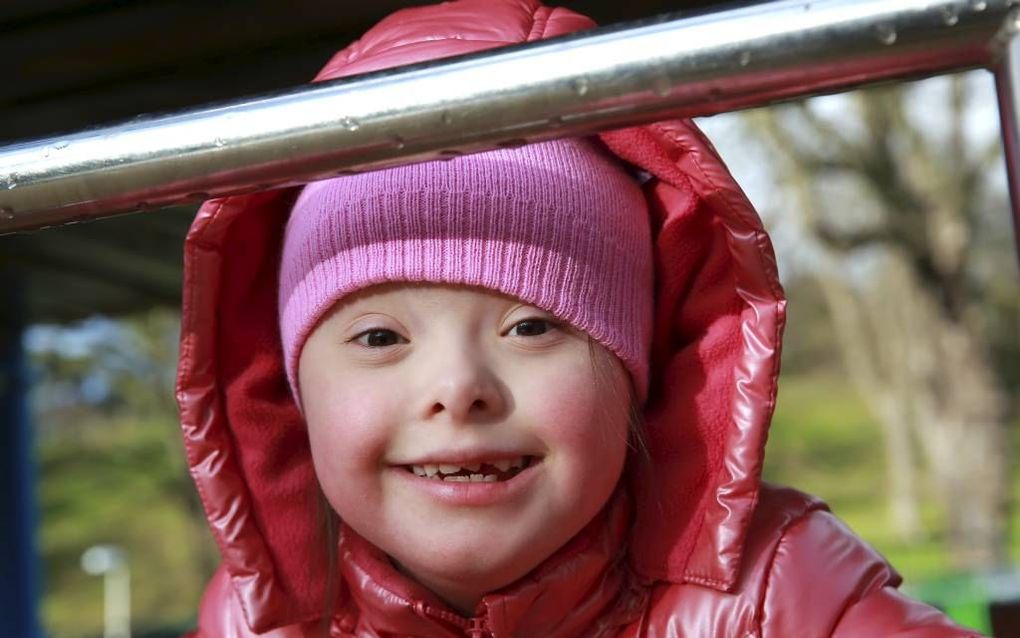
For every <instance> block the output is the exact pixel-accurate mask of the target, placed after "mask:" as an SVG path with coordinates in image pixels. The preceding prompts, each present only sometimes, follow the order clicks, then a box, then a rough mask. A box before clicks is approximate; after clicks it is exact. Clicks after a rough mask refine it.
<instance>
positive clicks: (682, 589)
mask: <svg viewBox="0 0 1020 638" xmlns="http://www.w3.org/2000/svg"><path fill="white" fill-rule="evenodd" d="M592 26H594V25H593V23H592V22H591V21H590V20H589V19H587V18H585V17H583V16H581V15H578V14H576V13H574V12H572V11H569V10H567V9H563V8H549V7H545V6H542V5H541V4H540V3H539V2H538V1H537V0H464V1H462V2H456V3H446V4H442V5H436V6H429V7H420V8H414V9H408V10H404V11H400V12H398V13H396V14H393V15H392V16H390V17H388V18H386V19H385V20H383V21H382V22H380V23H379V24H378V25H377V26H376V27H374V28H373V29H372V30H370V31H369V32H368V33H366V34H365V35H364V36H363V37H362V38H361V39H360V40H359V41H357V42H355V43H353V44H351V45H350V46H348V47H347V48H345V49H344V50H343V51H341V52H340V53H338V54H337V55H336V56H335V57H334V58H333V59H332V60H330V62H329V63H328V64H327V65H326V67H325V68H324V69H323V71H322V72H321V73H320V74H319V75H318V77H317V78H316V79H317V80H324V79H330V78H336V77H341V76H346V75H352V74H357V73H364V72H368V71H373V70H378V69H382V68H387V67H393V66H398V65H402V64H410V63H413V62H418V61H422V60H426V59H433V58H439V57H445V56H450V55H456V54H462V53H469V52H473V51H478V50H482V49H488V48H492V47H497V46H504V45H510V44H516V43H520V42H525V41H531V40H537V39H542V38H548V37H552V36H556V35H561V34H565V33H569V32H573V31H577V30H581V29H586V28H590V27H592ZM601 138H602V141H603V142H604V143H605V144H606V146H607V147H608V148H609V149H610V150H611V151H612V152H614V153H615V154H616V155H617V156H618V157H619V158H620V159H621V160H624V161H626V162H628V163H630V164H632V165H634V166H635V167H637V168H639V169H641V170H643V171H645V172H647V173H648V174H649V175H650V176H651V177H650V179H649V180H648V181H647V182H646V183H645V185H644V191H645V193H646V196H647V199H648V203H649V209H650V212H651V215H652V231H653V238H654V251H655V267H656V289H655V301H656V321H655V333H654V339H653V346H652V352H653V356H652V361H651V384H652V385H651V388H650V396H649V400H648V403H647V406H646V412H645V416H646V422H647V431H648V439H649V447H650V450H651V460H650V462H648V463H639V462H634V461H635V459H632V462H631V463H629V464H628V470H627V472H626V475H625V477H624V481H623V483H622V484H621V487H620V489H619V490H618V492H617V494H616V495H615V496H614V497H613V498H612V499H611V501H610V503H608V504H607V506H606V508H605V510H604V511H603V513H602V514H600V515H599V516H598V517H597V518H596V519H595V520H593V521H592V522H591V523H590V524H589V525H588V526H587V527H586V528H585V530H583V531H582V532H581V533H580V534H578V536H577V537H575V538H574V539H573V540H571V541H570V542H569V543H568V544H567V545H566V546H564V547H563V548H561V549H560V550H559V551H558V552H557V553H556V554H554V555H553V556H552V557H550V558H549V559H548V560H547V561H545V563H543V564H542V565H540V566H539V567H538V568H537V569H536V570H535V571H534V572H533V573H532V574H530V575H529V576H528V577H526V578H525V579H522V581H521V582H518V583H514V584H512V585H511V586H509V587H507V588H506V589H504V590H502V591H499V592H493V593H491V594H489V595H487V596H486V597H485V598H484V599H483V601H482V602H481V603H480V604H479V607H478V610H477V616H476V617H475V618H471V619H466V618H461V617H460V616H458V615H456V614H455V613H453V612H452V611H450V610H449V608H448V607H447V606H445V605H444V604H443V602H442V601H440V600H438V599H437V598H436V597H435V596H434V595H432V594H431V592H428V591H427V590H424V589H423V588H421V587H420V586H418V585H417V584H415V583H413V582H411V581H410V580H409V579H407V578H405V577H403V576H401V575H400V574H399V573H397V572H396V571H395V570H394V569H393V568H392V567H391V566H390V564H389V562H388V561H387V560H386V557H385V556H382V555H380V552H379V550H377V549H376V548H374V547H372V546H371V545H370V544H369V543H367V542H366V541H364V540H363V539H360V538H359V537H358V536H357V535H356V534H354V533H353V532H352V531H351V530H349V529H347V528H345V527H342V529H341V540H340V547H339V552H340V553H339V557H340V571H341V574H340V579H339V588H338V589H339V591H338V592H337V598H336V600H335V615H334V617H333V618H332V619H331V621H330V622H329V623H328V624H329V625H330V634H331V635H334V636H404V635H413V636H435V637H446V636H491V637H493V638H503V637H505V636H506V637H509V636H553V637H555V636H562V637H567V636H617V635H620V636H823V635H830V634H831V635H838V636H878V635H883V636H884V635H903V636H908V635H909V636H964V635H972V634H968V633H966V632H964V631H962V630H959V629H954V628H953V626H952V625H951V624H950V623H949V622H948V621H947V620H946V619H945V618H944V617H942V616H941V615H940V614H939V613H938V612H936V611H935V610H933V609H931V608H929V607H927V606H924V605H921V604H919V603H916V602H914V601H910V600H908V599H906V598H904V597H902V596H900V595H899V594H897V593H896V591H895V589H893V588H894V587H895V586H896V585H898V584H899V577H898V576H897V575H896V574H895V572H894V571H893V570H892V569H891V568H890V567H889V566H888V565H887V564H886V563H885V562H884V561H883V560H882V558H881V557H880V556H878V555H877V554H876V553H875V552H874V551H873V550H871V549H870V548H868V547H867V546H866V545H865V544H864V543H862V542H861V541H860V540H859V539H857V538H856V537H855V536H853V534H852V533H851V532H849V531H848V530H847V529H846V528H845V527H843V526H842V524H841V523H839V521H838V520H837V519H835V518H834V517H833V516H832V515H831V514H829V513H828V512H827V511H826V508H825V506H824V505H823V504H822V503H820V502H818V501H817V500H815V499H812V498H811V497H808V496H806V495H803V494H800V493H799V492H795V491H793V490H788V489H785V488H777V487H770V486H764V485H762V484H761V483H760V473H761V464H762V455H763V450H764V445H765V438H766V432H767V428H768V423H769V420H770V418H771V414H772V410H773V406H774V403H775V395H776V379H777V375H778V373H779V349H780V343H781V331H782V326H783V317H784V306H785V299H784V297H783V292H782V289H781V287H780V284H779V281H778V276H777V272H776V266H775V259H774V256H773V252H772V248H771V244H770V242H769V239H768V237H767V235H766V234H765V231H764V230H763V228H762V226H761V223H760V221H759V219H758V216H757V214H756V213H755V212H754V210H753V208H752V206H751V205H750V203H749V202H748V201H747V199H746V197H745V196H744V195H743V193H742V191H741V190H740V188H739V187H738V186H737V185H736V183H735V182H734V181H733V179H732V177H731V176H730V174H729V173H728V171H727V170H726V168H725V167H724V166H723V164H722V162H721V161H720V159H719V158H718V156H717V154H716V153H715V151H714V150H713V149H712V147H711V145H710V144H709V142H708V141H707V140H706V139H705V138H704V137H703V136H702V135H701V133H700V132H699V131H698V130H697V128H696V127H695V126H694V125H693V124H692V123H691V122H689V121H681V120H676V121H667V122H659V123H656V124H653V125H650V126H642V127H635V128H630V129H624V130H617V131H613V132H609V133H605V134H602V135H601ZM295 195H296V190H295V189H288V190H280V191H271V192H265V193H256V194H251V195H245V196H237V197H229V198H224V199H219V200H212V201H210V202H207V203H206V204H205V205H204V206H203V207H202V208H201V210H200V211H199V214H198V216H197V218H196V219H195V222H194V224H193V226H192V229H191V231H190V233H189V235H188V238H187V241H186V246H185V276H184V300H183V322H182V336H181V357H180V365H179V372H178V401H179V404H180V409H181V418H182V426H183V431H184V439H185V445H186V449H187V454H188V461H189V464H190V467H191V472H192V475H193V476H194V479H195V482H196V485H197V487H198V490H199V493H200V495H201V497H202V501H203V504H204V506H205V510H206V513H207V515H208V518H209V522H210V526H211V528H212V530H213V534H214V536H215V538H216V540H217V542H218V544H219V547H220V550H221V553H222V556H223V562H222V566H221V568H220V570H219V571H218V572H217V574H216V576H215V577H214V578H213V581H212V582H211V583H210V585H209V587H208V589H207V592H206V594H205V596H204V598H203V602H202V608H201V611H200V615H199V630H198V633H197V634H196V635H199V636H208V637H212V636H224V637H240V636H252V635H256V633H258V635H266V636H273V637H276V638H292V637H293V638H296V637H299V636H300V637H305V636H313V635H320V634H319V633H318V632H320V631H321V628H322V626H323V623H322V620H321V616H322V613H323V611H324V608H325V600H324V598H325V583H326V576H327V574H326V572H325V566H326V565H327V561H326V560H325V552H324V551H323V550H324V549H325V548H324V543H323V542H322V537H321V531H320V530H321V527H322V526H321V523H320V521H319V513H318V512H319V510H318V501H317V491H316V487H315V477H314V474H313V471H312V465H311V461H310V452H309V448H308V439H307V436H306V433H305V430H304V427H303V424H302V421H301V417H300V414H299V413H298V411H297V409H296V407H295V405H294V403H293V401H292V399H291V397H290V394H289V391H288V386H287V382H286V377H285V375H284V370H283V361H282V354H281V348H280V344H279V334H278V329H277V326H276V306H275V300H276V285H277V261H278V258H279V251H280V240H281V237H282V229H283V225H284V222H285V220H286V215H287V211H288V208H289V205H290V203H291V202H292V201H293V198H294V197H295ZM260 632H265V633H260Z"/></svg>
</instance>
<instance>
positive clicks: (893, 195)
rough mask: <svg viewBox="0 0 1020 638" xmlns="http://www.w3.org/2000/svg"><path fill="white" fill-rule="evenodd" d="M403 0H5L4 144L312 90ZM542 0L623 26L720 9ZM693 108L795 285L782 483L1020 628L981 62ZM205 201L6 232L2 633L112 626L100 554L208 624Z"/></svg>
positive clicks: (0, 404)
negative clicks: (200, 329) (182, 415)
mask: <svg viewBox="0 0 1020 638" xmlns="http://www.w3.org/2000/svg"><path fill="white" fill-rule="evenodd" d="M413 4H422V3H419V2H396V1H380V2H375V3H337V2H326V1H325V0H302V1H299V2H293V3H287V4H284V3H277V2H269V1H257V0H247V1H244V2H241V1H240V0H234V1H225V2H217V3H208V2H154V1H153V2H132V1H124V0H120V1H107V2H84V1H83V0H44V1H40V0H35V1H34V2H31V3H29V2H22V1H20V0H18V1H14V2H8V3H4V5H3V6H2V7H0V33H3V37H2V38H0V69H2V70H3V72H4V76H5V77H7V78H9V81H8V82H5V83H2V84H0V142H2V143H8V142H12V141H15V140H18V139H24V138H29V137H36V136H43V135H50V134H56V133H58V132H63V131H71V130H78V129H81V128H86V127H89V126H94V125H96V124H101V123H108V122H110V121H115V120H121V119H125V118H129V117H132V116H135V115H139V114H143V113H150V112H158V111H167V110H173V109H176V108H181V107H185V106H193V105H198V104H203V103H207V102H210V101H216V100H223V99H231V98H237V97H241V96H245V95H252V94H257V93H259V92H263V91H267V90H272V89H277V88H286V87H291V86H295V85H297V84H300V83H302V82H305V81H307V80H308V79H309V78H310V77H312V75H314V73H315V72H316V71H317V70H318V68H319V67H320V66H321V65H322V64H323V63H324V62H325V61H326V60H327V59H328V58H329V56H330V55H331V54H332V53H333V52H334V51H336V50H338V49H339V48H341V47H342V46H343V45H345V44H346V43H347V42H349V41H350V40H352V39H353V38H354V37H356V35H357V34H359V33H361V32H362V31H364V30H365V29H366V28H367V27H368V26H370V25H371V24H372V23H374V22H375V21H377V20H378V19H379V18H381V17H382V16H384V15H386V14H388V13H390V12H391V11H393V10H395V9H397V8H400V7H402V6H409V5H413ZM550 4H561V5H566V6H570V7H572V8H575V9H577V10H579V11H581V12H583V13H587V14H589V15H591V16H593V17H595V18H596V19H597V20H598V21H599V22H600V23H602V24H610V23H613V22H620V21H626V20H632V19H637V18H640V17H645V16H651V15H655V14H658V13H662V12H665V11H672V10H675V9H677V8H685V9H687V8H689V9H697V8H699V7H704V6H707V5H711V4H720V3H712V2H680V1H677V2H656V1H644V0H632V1H631V2H628V3H613V2H608V1H604V0H589V1H577V2H552V3H550ZM624 5H625V6H624ZM700 124H701V125H702V127H703V128H704V129H705V130H706V132H707V133H708V134H709V137H710V138H711V139H712V140H713V141H714V142H715V143H716V145H717V147H718V149H719V150H720V152H721V154H722V156H723V158H724V159H725V160H726V161H727V163H728V164H729V165H730V167H731V169H732V170H733V172H734V174H735V175H736V177H737V180H738V181H739V182H740V183H741V184H742V185H743V186H744V187H745V189H746V190H747V191H748V194H749V196H750V197H751V199H752V201H753V202H754V203H755V204H756V205H757V207H758V208H759V210H760V212H761V214H762V216H763V217H764V219H765V221H766V226H767V227H768V228H769V230H770V232H771V233H772V236H773V240H774V243H775V246H776V250H777V253H778V257H779V267H780V272H781V276H782V279H783V282H784V285H785V287H786V290H787V294H788V296H789V299H790V303H789V322H788V325H787V330H786V341H785V347H784V354H783V356H784V364H783V373H782V377H781V380H780V394H779V403H778V406H777V410H776V416H775V419H774V421H773V426H772V430H771V435H770V439H769V443H768V447H767V456H766V466H765V475H766V478H767V480H771V481H776V482H781V483H787V484H791V485H794V486H796V487H798V488H800V489H803V490H806V491H809V492H813V493H815V494H818V495H820V496H822V497H823V498H825V499H826V500H827V501H828V502H829V503H830V505H831V506H832V508H833V510H834V511H835V512H836V513H837V514H838V515H839V516H841V517H842V518H843V519H844V520H846V521H847V523H848V524H849V525H850V526H851V527H852V528H853V529H854V530H855V531H856V532H857V533H859V534H860V535H862V536H863V537H864V538H865V539H867V540H868V541H869V542H871V543H872V544H873V545H874V546H875V547H876V548H878V549H879V550H880V551H881V552H882V553H883V554H885V555H886V557H888V558H889V559H890V560H891V561H892V563H893V565H894V566H896V567H897V568H898V569H899V571H900V572H901V573H902V574H903V576H904V578H905V583H906V584H905V589H906V590H907V591H909V592H910V593H911V594H912V595H914V596H917V597H920V598H923V599H925V600H928V601H930V602H932V603H933V604H936V605H938V606H939V607H941V608H943V609H945V610H946V611H947V612H948V613H950V614H951V615H953V616H954V617H955V618H956V619H957V620H958V621H959V622H962V623H964V624H967V625H970V626H972V627H975V628H977V629H980V630H982V631H984V632H985V633H987V634H992V633H993V632H994V633H995V634H996V635H999V636H1007V635H1020V628H1017V627H1018V625H1012V627H1013V628H1014V629H1006V627H1007V624H1006V623H1008V622H1010V621H1009V617H1010V614H1013V617H1014V618H1015V615H1016V614H1017V612H1016V611H1015V609H1016V606H1017V605H1018V604H1020V602H1018V601H1020V572H1018V571H1017V569H1016V567H1015V566H1016V565H1017V564H1018V561H1020V511H1018V508H1017V504H1016V497H1017V496H1018V495H1020V470H1018V469H1017V467H1015V465H1014V464H1013V463H1012V459H1014V458H1016V454H1015V453H1016V451H1017V449H1018V446H1020V393H1018V391H1017V388H1018V387H1020V270H1018V263H1020V262H1018V257H1017V254H1016V246H1015V244H1014V242H1013V228H1012V224H1011V221H1010V214H1009V205H1008V198H1007V191H1006V177H1005V168H1004V163H1003V158H1002V149H1001V143H1000V141H999V127H998V115H997V109H996V105H995V93H994V87H993V83H992V78H991V76H990V75H989V74H988V73H987V72H984V71H976V72H972V73H968V74H961V75H955V76H946V77H940V78H934V79H929V80H923V81H920V82H914V83H908V84H894V85H887V86H883V87H878V88H873V89H868V90H864V91H858V92H854V93H848V94H843V95H837V96H829V97H823V98H816V99H812V100H807V101H803V102H796V103H791V104H786V105H782V106H777V107H772V108H767V109H755V110H751V111H747V112H743V113H739V114H726V115H719V116H715V117H712V118H706V119H703V120H701V121H700ZM194 212H195V209H194V207H180V208H170V209H164V210H161V211H155V212H150V213H146V214H141V215H131V216H126V217H120V218H117V219H111V220H103V221H98V222H92V223H89V224H83V225H76V226H71V227H64V228H57V229H50V230H46V231H42V232H38V233H34V234H26V235H18V236H6V237H0V410H2V414H3V417H2V418H3V420H4V423H3V427H2V428H0V443H2V445H0V450H2V453H3V454H4V455H6V456H5V458H4V459H2V461H0V468H2V470H0V490H2V493H0V518H2V520H4V521H5V522H4V526H3V529H2V531H0V551H2V552H4V556H3V561H2V563H3V564H4V568H3V569H4V571H3V572H0V578H3V582H0V600H2V601H5V602H3V603H0V611H2V613H3V614H4V615H0V632H2V633H3V635H11V636H40V635H47V636H52V637H54V638H85V637H89V638H91V637H98V636H102V635H103V632H104V607H103V605H104V602H103V601H104V580H105V579H106V577H104V576H103V574H102V572H103V569H97V568H96V567H97V565H98V563H96V562H95V561H92V562H91V563H90V562H89V561H86V564H84V565H83V561H82V557H83V554H84V553H85V552H86V551H88V550H89V549H90V548H95V547H97V546H101V547H106V548H107V549H109V548H110V547H115V548H117V550H118V551H119V552H120V553H119V554H118V556H119V557H120V560H122V561H123V564H124V565H125V566H126V567H127V569H129V570H130V580H129V581H128V587H129V588H130V590H129V591H130V603H131V621H130V626H131V632H132V635H133V636H142V637H149V638H155V637H157V636H176V635H179V634H180V633H181V632H182V631H185V630H187V629H189V628H191V627H192V626H193V624H194V619H195V612H196V609H197V605H198V600H199V598H200V596H201V592H202V589H203V587H204V584H205V582H206V580H207V579H208V577H209V576H210V574H211V573H212V571H213V570H214V569H215V567H216V565H217V563H218V554H217V552H216V550H215V547H214V545H213V542H212V538H211V535H210V534H209V532H208V529H207V526H206V522H205V518H204V516H203V515H202V512H201V506H200V504H199V502H198V499H197V495H196V494H195V490H194V487H193V485H192V483H191V479H190V476H189V475H188V473H187V467H186V463H185V459H184V454H183V447H182V443H181V437H180V433H179V430H178V423H177V414H176V406H175V404H174V398H173V379H174V372H175V370H174V368H175V363H176V356H177V338H178V330H179V313H178V307H179V297H180V276H181V270H180V269H181V245H182V242H183V238H184V234H185V232H186V230H187V227H188V224H189V223H190V220H191V218H192V217H193V215H194ZM96 556H97V554H96V553H95V552H93V553H92V557H93V558H95V557H96ZM85 567H89V568H90V569H88V570H86V569H84V568H85ZM108 567H109V566H108ZM114 567H115V566H114ZM106 571H109V572H110V573H126V572H124V569H123V568H120V572H118V570H117V569H115V568H114V569H112V571H110V570H109V569H108V570H106ZM33 599H34V600H37V601H38V614H37V615H34V614H32V613H31V611H30V609H31V601H32V600H33ZM1011 610H1013V611H1011ZM1013 622H1016V621H1015V620H1014V621H1013ZM107 630H108V631H109V627H107ZM1013 631H1016V632H1017V633H1011V632H1013ZM1007 632H1009V633H1007Z"/></svg>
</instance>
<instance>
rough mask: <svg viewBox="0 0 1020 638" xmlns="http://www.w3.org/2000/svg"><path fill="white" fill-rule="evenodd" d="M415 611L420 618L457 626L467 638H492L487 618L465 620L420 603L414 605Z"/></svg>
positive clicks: (478, 617)
mask: <svg viewBox="0 0 1020 638" xmlns="http://www.w3.org/2000/svg"><path fill="white" fill-rule="evenodd" d="M414 610H415V611H416V612H417V613H418V614H419V615H420V616H431V617H432V618H435V619H438V620H442V621H444V622H447V623H450V624H451V625H456V626H457V628H458V629H460V630H461V631H463V632H464V635H465V636H466V637H467V638H492V632H491V631H489V623H488V617H487V616H475V617H474V618H469V619H464V618H461V617H460V616H458V615H456V614H451V613H449V612H446V611H443V610H441V609H433V608H431V607H429V606H428V605H426V604H425V603H423V602H420V601H419V602H418V603H416V604H415V605H414Z"/></svg>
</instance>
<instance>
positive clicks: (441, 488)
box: [390, 460, 542, 507]
mask: <svg viewBox="0 0 1020 638" xmlns="http://www.w3.org/2000/svg"><path fill="white" fill-rule="evenodd" d="M390 469H391V470H392V471H394V472H396V473H397V474H398V475H400V478H401V479H402V480H405V481H407V482H408V483H409V484H410V485H411V487H412V488H414V489H416V490H421V491H422V492H424V493H425V494H427V495H429V496H431V497H432V498H433V499H435V500H437V501H440V502H442V503H445V504H447V505H457V506H461V507H485V506H488V505H498V504H501V503H505V502H507V501H511V500H513V499H515V498H518V497H520V495H521V494H523V493H525V492H527V491H528V490H529V489H530V488H531V486H532V485H533V484H534V483H535V481H536V480H537V479H538V474H539V472H540V471H541V469H542V462H541V461H539V460H533V461H532V462H531V465H529V466H528V467H526V468H524V469H523V470H521V471H520V472H518V473H517V474H515V475H514V477H513V478H511V479H509V480H506V481H493V482H491V483H485V482H483V481H443V480H440V479H430V478H425V477H422V476H418V475H417V474H414V473H412V472H408V471H407V468H405V467H394V468H390Z"/></svg>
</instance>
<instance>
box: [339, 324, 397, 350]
mask: <svg viewBox="0 0 1020 638" xmlns="http://www.w3.org/2000/svg"><path fill="white" fill-rule="evenodd" d="M350 341H355V342H357V343H358V344H359V345H361V346H364V347H366V348H385V347H387V346H394V345H397V344H398V343H402V342H403V343H406V342H407V339H404V338H403V337H401V336H400V335H399V334H397V333H396V332H393V331H392V330H388V329H386V328H373V329H371V330H366V331H364V332H362V333H361V334H359V335H357V336H356V337H354V338H352V339H350Z"/></svg>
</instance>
